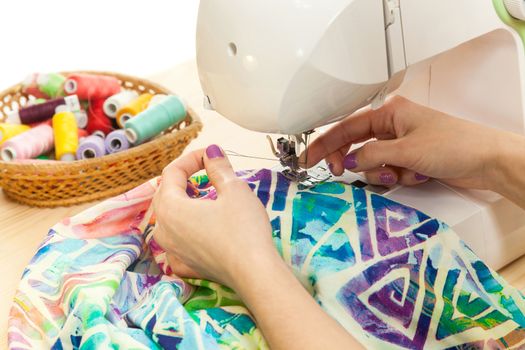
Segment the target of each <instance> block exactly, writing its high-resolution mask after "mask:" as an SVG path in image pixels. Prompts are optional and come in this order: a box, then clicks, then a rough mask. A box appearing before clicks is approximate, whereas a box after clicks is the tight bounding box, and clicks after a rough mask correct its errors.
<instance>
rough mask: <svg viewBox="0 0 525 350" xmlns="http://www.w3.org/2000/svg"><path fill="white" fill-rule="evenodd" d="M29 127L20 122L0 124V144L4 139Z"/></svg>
mask: <svg viewBox="0 0 525 350" xmlns="http://www.w3.org/2000/svg"><path fill="white" fill-rule="evenodd" d="M30 129H31V127H29V126H27V125H20V124H7V123H3V124H0V145H1V144H2V143H4V142H5V141H7V140H9V139H11V138H13V137H15V136H16V135H20V134H21V133H23V132H26V131H28V130H30Z"/></svg>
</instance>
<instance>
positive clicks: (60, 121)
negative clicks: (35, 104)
mask: <svg viewBox="0 0 525 350" xmlns="http://www.w3.org/2000/svg"><path fill="white" fill-rule="evenodd" d="M53 132H54V136H55V157H56V159H57V160H62V161H66V162H71V161H74V160H75V155H76V153H77V149H78V126H77V120H76V118H75V115H74V114H73V113H72V112H68V111H65V112H59V113H57V114H55V115H54V116H53Z"/></svg>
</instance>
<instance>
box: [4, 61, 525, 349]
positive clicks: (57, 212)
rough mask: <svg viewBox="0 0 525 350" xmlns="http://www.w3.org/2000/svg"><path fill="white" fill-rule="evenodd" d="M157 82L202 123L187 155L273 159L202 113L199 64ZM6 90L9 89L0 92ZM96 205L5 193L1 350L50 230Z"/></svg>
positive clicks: (250, 138)
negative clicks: (24, 201) (206, 151)
mask: <svg viewBox="0 0 525 350" xmlns="http://www.w3.org/2000/svg"><path fill="white" fill-rule="evenodd" d="M150 79H151V80H152V81H155V82H158V83H160V84H161V85H164V86H165V87H167V88H169V89H171V90H172V91H174V92H176V93H178V94H180V95H181V96H184V98H185V99H186V100H187V102H188V103H189V104H190V106H191V107H192V108H194V110H195V111H196V112H197V114H198V115H199V116H200V117H201V119H202V121H203V123H204V129H203V132H202V133H201V134H200V136H199V137H198V138H197V139H196V140H195V141H193V142H192V144H191V145H190V146H189V147H188V149H187V151H190V150H194V149H198V148H202V147H206V146H207V145H209V144H212V143H215V144H219V145H221V146H222V147H223V148H224V149H226V150H230V151H235V152H237V153H241V154H246V155H252V156H258V157H265V158H272V157H273V155H272V154H271V152H270V149H269V146H268V144H267V141H266V139H265V135H263V134H259V133H255V132H251V131H248V130H245V129H242V128H240V127H239V126H237V125H235V124H233V123H231V122H229V121H228V120H226V119H224V118H222V117H220V116H219V115H218V114H216V113H214V112H210V111H206V110H204V109H203V108H202V92H201V90H200V85H199V81H198V76H197V70H196V67H195V63H194V62H188V63H187V64H183V65H180V66H178V67H176V68H174V69H172V70H170V71H167V72H162V73H159V74H157V75H155V76H153V77H150ZM0 88H5V87H0ZM230 159H231V161H232V163H233V165H234V167H235V168H236V169H255V168H261V167H272V166H274V165H275V164H276V163H275V162H272V161H265V160H258V159H251V158H243V157H230ZM92 205H93V203H88V204H83V205H79V206H74V207H69V208H56V209H38V208H30V207H27V206H24V205H19V204H17V203H13V202H11V201H10V200H8V199H7V198H6V197H5V195H4V194H3V193H0V348H1V349H4V348H7V319H8V315H9V309H10V306H11V300H12V298H13V295H14V293H15V291H16V288H17V286H18V281H19V279H20V276H21V274H22V271H23V270H24V267H25V266H26V265H27V263H28V262H29V260H30V259H31V257H32V256H33V255H34V253H35V251H36V249H37V247H38V245H39V244H40V242H42V240H43V238H44V237H45V235H46V234H47V231H48V229H49V228H50V227H51V226H53V225H54V224H55V223H56V222H58V221H59V220H61V219H62V218H64V217H66V216H71V215H74V214H76V213H79V212H81V211H82V210H84V209H86V208H88V207H90V206H92ZM501 273H502V275H503V276H504V277H505V278H506V279H507V280H508V281H509V282H510V283H511V284H513V285H514V286H516V287H517V288H519V289H524V287H525V257H523V258H521V259H519V260H517V261H515V262H514V263H512V264H510V265H509V266H507V267H506V268H504V269H503V270H502V271H501Z"/></svg>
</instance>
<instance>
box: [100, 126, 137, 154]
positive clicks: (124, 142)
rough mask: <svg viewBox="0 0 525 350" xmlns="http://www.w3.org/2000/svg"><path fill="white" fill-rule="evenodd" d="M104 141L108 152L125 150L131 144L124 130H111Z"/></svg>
mask: <svg viewBox="0 0 525 350" xmlns="http://www.w3.org/2000/svg"><path fill="white" fill-rule="evenodd" d="M104 143H105V144H106V150H107V151H108V153H110V154H112V153H118V152H122V151H125V150H127V149H128V148H129V147H130V146H131V145H130V144H129V141H128V138H127V137H126V132H125V131H124V130H115V131H113V132H111V133H110V134H109V135H108V137H106V140H105V142H104Z"/></svg>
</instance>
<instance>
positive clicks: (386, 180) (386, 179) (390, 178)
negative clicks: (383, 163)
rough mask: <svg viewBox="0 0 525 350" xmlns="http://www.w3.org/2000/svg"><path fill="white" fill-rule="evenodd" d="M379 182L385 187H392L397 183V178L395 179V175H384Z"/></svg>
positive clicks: (380, 176)
mask: <svg viewBox="0 0 525 350" xmlns="http://www.w3.org/2000/svg"><path fill="white" fill-rule="evenodd" d="M379 181H381V183H382V184H384V185H392V184H394V183H395V182H396V178H395V177H394V174H391V173H383V174H381V175H379Z"/></svg>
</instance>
